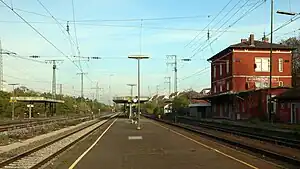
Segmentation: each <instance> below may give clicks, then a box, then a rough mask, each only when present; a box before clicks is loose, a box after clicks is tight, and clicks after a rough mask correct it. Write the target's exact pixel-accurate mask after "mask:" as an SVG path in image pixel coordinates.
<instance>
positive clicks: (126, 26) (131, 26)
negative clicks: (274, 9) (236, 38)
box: [0, 20, 250, 43]
mask: <svg viewBox="0 0 300 169" xmlns="http://www.w3.org/2000/svg"><path fill="white" fill-rule="evenodd" d="M0 22H2V23H12V24H13V23H24V22H20V21H9V20H0ZM28 23H32V24H51V25H52V24H55V23H53V22H45V21H29V22H28ZM61 24H62V23H61ZM77 25H82V26H95V27H118V28H140V26H138V25H136V26H135V25H119V24H118V25H110V24H85V23H77ZM143 29H154V30H166V31H190V32H199V31H201V32H206V31H207V30H200V29H194V28H175V27H159V26H143ZM210 31H211V32H222V30H219V31H217V30H214V29H210ZM226 32H228V33H250V32H249V31H240V30H229V31H226ZM73 43H75V42H74V41H73Z"/></svg>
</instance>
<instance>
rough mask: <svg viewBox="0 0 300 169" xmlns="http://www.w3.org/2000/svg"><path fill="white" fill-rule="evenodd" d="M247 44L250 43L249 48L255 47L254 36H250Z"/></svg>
mask: <svg viewBox="0 0 300 169" xmlns="http://www.w3.org/2000/svg"><path fill="white" fill-rule="evenodd" d="M249 42H250V46H255V45H254V34H250V38H249Z"/></svg>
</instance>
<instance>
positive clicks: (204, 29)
mask: <svg viewBox="0 0 300 169" xmlns="http://www.w3.org/2000/svg"><path fill="white" fill-rule="evenodd" d="M231 1H232V0H230V1H229V2H228V3H227V4H226V5H225V6H224V7H223V8H222V9H221V10H220V11H219V13H218V14H217V15H216V16H215V17H214V18H213V19H212V20H211V21H210V22H209V23H208V24H207V25H206V26H205V27H204V28H203V29H202V30H201V32H203V31H206V28H208V26H209V25H210V24H211V23H212V22H213V21H215V19H216V18H217V17H218V16H219V15H220V14H221V13H222V12H223V11H224V10H225V9H226V8H227V6H228V5H229V4H230V3H231ZM201 32H199V33H198V34H197V35H196V36H195V37H194V38H193V39H192V40H191V41H190V42H189V43H188V44H187V45H185V47H187V46H189V45H190V44H191V43H192V42H193V41H194V40H196V39H197V38H198V37H199V35H200V34H201Z"/></svg>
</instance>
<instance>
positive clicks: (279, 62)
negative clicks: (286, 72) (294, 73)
mask: <svg viewBox="0 0 300 169" xmlns="http://www.w3.org/2000/svg"><path fill="white" fill-rule="evenodd" d="M278 71H279V72H283V59H282V58H279V59H278Z"/></svg>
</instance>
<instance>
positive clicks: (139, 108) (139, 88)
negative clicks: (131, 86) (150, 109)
mask: <svg viewBox="0 0 300 169" xmlns="http://www.w3.org/2000/svg"><path fill="white" fill-rule="evenodd" d="M140 92H141V83H140V59H138V126H137V129H138V130H140V129H141V126H140V112H141V95H140V94H141V93H140Z"/></svg>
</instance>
